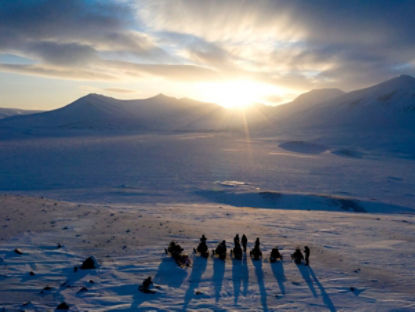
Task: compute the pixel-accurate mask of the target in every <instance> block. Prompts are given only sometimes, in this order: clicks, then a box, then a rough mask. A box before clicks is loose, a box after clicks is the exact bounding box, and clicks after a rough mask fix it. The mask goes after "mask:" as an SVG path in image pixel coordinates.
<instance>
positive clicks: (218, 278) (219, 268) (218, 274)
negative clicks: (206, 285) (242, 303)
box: [212, 258, 225, 302]
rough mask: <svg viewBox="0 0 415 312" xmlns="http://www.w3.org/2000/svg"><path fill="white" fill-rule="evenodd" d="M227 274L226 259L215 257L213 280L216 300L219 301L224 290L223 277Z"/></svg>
mask: <svg viewBox="0 0 415 312" xmlns="http://www.w3.org/2000/svg"><path fill="white" fill-rule="evenodd" d="M224 276H225V261H224V260H221V259H217V258H214V259H213V276H212V282H213V285H214V287H215V301H216V302H219V298H220V291H221V290H222V282H223V277H224Z"/></svg>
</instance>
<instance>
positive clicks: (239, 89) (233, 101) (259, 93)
mask: <svg viewBox="0 0 415 312" xmlns="http://www.w3.org/2000/svg"><path fill="white" fill-rule="evenodd" d="M197 92H198V94H199V97H200V98H201V99H203V100H204V101H207V102H213V103H216V104H219V105H221V106H223V107H226V108H232V109H246V108H249V107H250V106H251V105H253V104H256V103H261V102H264V100H263V99H264V97H266V96H267V95H269V94H275V92H276V90H275V86H271V85H268V84H264V83H261V82H257V81H254V80H243V79H240V80H229V81H220V82H206V83H203V84H199V85H198V90H197Z"/></svg>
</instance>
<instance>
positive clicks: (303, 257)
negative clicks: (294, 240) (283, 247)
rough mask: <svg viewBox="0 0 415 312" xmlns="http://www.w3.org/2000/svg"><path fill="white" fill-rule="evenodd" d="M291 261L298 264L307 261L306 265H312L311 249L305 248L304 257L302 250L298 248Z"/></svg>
mask: <svg viewBox="0 0 415 312" xmlns="http://www.w3.org/2000/svg"><path fill="white" fill-rule="evenodd" d="M291 259H293V260H294V262H295V263H296V264H301V263H302V261H303V260H305V265H310V248H309V247H308V246H304V255H303V253H302V252H301V249H300V248H296V249H295V251H294V253H293V254H291Z"/></svg>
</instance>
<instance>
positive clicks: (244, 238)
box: [241, 234, 248, 252]
mask: <svg viewBox="0 0 415 312" xmlns="http://www.w3.org/2000/svg"><path fill="white" fill-rule="evenodd" d="M241 242H242V247H243V249H244V252H246V246H247V245H248V238H247V237H246V235H245V234H243V235H242V240H241Z"/></svg>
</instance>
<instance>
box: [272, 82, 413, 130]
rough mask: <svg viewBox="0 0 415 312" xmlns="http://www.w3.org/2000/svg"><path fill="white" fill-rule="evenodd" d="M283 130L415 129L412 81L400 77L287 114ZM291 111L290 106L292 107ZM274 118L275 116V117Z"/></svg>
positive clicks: (282, 122) (293, 110)
mask: <svg viewBox="0 0 415 312" xmlns="http://www.w3.org/2000/svg"><path fill="white" fill-rule="evenodd" d="M289 108H290V104H289V105H287V108H286V109H287V111H289V113H287V112H285V115H284V119H285V120H280V122H281V124H284V125H285V126H290V125H291V126H293V125H295V126H296V127H314V128H315V127H323V128H344V127H347V128H348V129H355V130H364V129H384V128H387V129H394V128H399V129H415V78H413V77H411V76H407V75H402V76H399V77H396V78H393V79H390V80H387V81H385V82H382V83H380V84H377V85H374V86H372V87H369V88H365V89H360V90H356V91H352V92H348V93H344V94H341V95H339V96H336V97H334V98H332V99H329V100H323V101H321V102H319V103H318V102H317V103H314V104H313V105H306V108H305V109H303V110H302V111H301V114H298V110H295V109H292V110H290V109H289ZM293 108H294V106H293ZM277 118H278V116H277Z"/></svg>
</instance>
